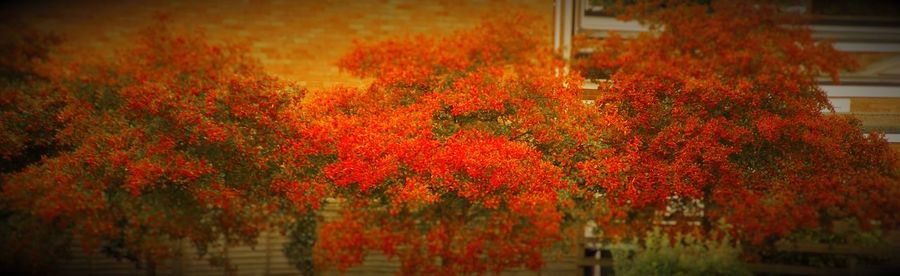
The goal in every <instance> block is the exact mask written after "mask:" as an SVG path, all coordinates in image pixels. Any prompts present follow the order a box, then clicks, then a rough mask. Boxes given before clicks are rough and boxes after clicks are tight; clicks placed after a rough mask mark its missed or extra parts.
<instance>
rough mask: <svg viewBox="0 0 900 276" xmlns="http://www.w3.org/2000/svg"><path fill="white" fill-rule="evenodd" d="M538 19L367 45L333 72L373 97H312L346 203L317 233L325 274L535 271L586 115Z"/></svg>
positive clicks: (565, 191) (568, 197) (337, 93)
mask: <svg viewBox="0 0 900 276" xmlns="http://www.w3.org/2000/svg"><path fill="white" fill-rule="evenodd" d="M531 22H534V20H532V19H531V18H529V17H526V16H523V15H519V16H516V17H513V18H506V19H499V20H493V21H488V22H486V23H484V24H482V25H480V26H478V27H476V28H474V29H472V30H465V31H460V32H457V33H455V34H453V35H451V36H448V37H446V38H443V39H436V38H426V37H423V36H418V37H408V38H399V39H390V40H387V41H383V42H377V43H371V44H361V45H358V46H357V47H356V48H355V49H354V50H352V51H351V52H350V53H349V54H348V55H346V56H345V57H344V58H343V59H341V61H340V63H339V64H340V66H341V68H343V69H344V70H346V71H348V72H350V73H352V74H354V75H356V76H359V77H363V78H370V80H371V84H370V85H369V87H368V88H367V89H365V90H357V89H351V88H336V89H332V90H329V91H325V92H322V93H320V94H310V99H308V101H309V102H308V105H307V108H306V109H305V110H306V112H308V113H309V116H311V117H315V118H314V119H312V118H311V119H310V120H312V121H314V122H315V124H316V125H318V126H319V127H320V128H321V129H322V137H323V138H322V139H323V141H325V142H326V143H328V144H330V145H332V147H333V148H331V153H332V154H333V156H334V157H335V161H334V163H333V164H329V165H327V166H325V167H324V168H323V170H322V172H323V173H324V175H325V176H326V177H327V178H328V179H329V180H330V181H332V182H333V184H334V189H335V193H336V196H337V197H338V199H339V200H340V203H341V206H342V211H341V216H340V218H339V219H337V220H334V221H330V222H327V223H326V224H324V225H323V226H322V227H321V228H320V235H319V237H320V240H319V243H318V244H317V245H316V250H317V251H316V252H317V253H318V254H317V257H318V259H319V260H318V261H319V263H323V264H330V265H336V266H338V267H339V268H345V267H347V266H349V265H353V264H358V263H361V262H362V260H363V258H364V257H365V255H366V254H367V253H368V252H370V251H380V252H382V253H384V254H386V255H387V256H389V257H396V258H399V260H400V262H401V263H402V271H401V272H402V273H403V274H461V273H484V272H487V271H492V272H499V271H502V270H504V269H507V268H512V267H522V266H525V267H527V268H530V269H537V268H539V267H540V265H541V264H542V262H543V258H542V257H543V256H542V252H544V251H545V250H547V249H549V248H550V247H551V246H552V245H553V244H554V243H555V242H557V241H558V240H559V239H560V238H562V236H563V232H562V228H563V225H564V222H565V220H564V216H565V215H566V214H565V213H564V212H563V211H562V209H561V207H563V206H565V205H566V204H571V202H572V199H573V197H574V195H573V194H571V193H570V192H569V191H571V189H570V188H572V187H574V186H575V183H576V179H575V178H574V177H575V175H576V172H577V168H575V164H576V163H577V162H578V161H580V160H581V159H583V158H585V157H586V156H588V155H587V154H586V153H587V152H588V150H587V149H588V148H590V147H591V146H590V143H589V139H588V136H587V135H588V134H589V133H592V131H590V130H589V129H588V127H589V124H587V121H588V120H589V118H590V114H591V112H592V111H591V109H589V108H588V107H587V106H585V105H583V104H582V102H581V100H580V99H579V96H580V95H579V94H580V87H579V86H578V84H579V83H580V79H579V78H578V77H577V76H575V75H573V74H564V73H561V70H558V69H559V68H562V65H563V64H562V63H561V61H560V60H558V59H556V58H554V56H553V55H552V53H551V51H550V50H549V49H548V47H546V45H545V42H544V41H543V40H542V39H541V38H542V37H546V36H542V34H540V33H537V30H540V28H538V27H536V26H532V25H531V24H533V23H531ZM313 140H318V139H313Z"/></svg>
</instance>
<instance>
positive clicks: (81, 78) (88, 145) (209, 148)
mask: <svg viewBox="0 0 900 276" xmlns="http://www.w3.org/2000/svg"><path fill="white" fill-rule="evenodd" d="M134 43H135V44H134V45H133V48H132V49H130V50H128V51H124V52H121V53H118V54H117V55H115V58H114V59H113V60H111V61H108V62H104V63H101V64H96V65H85V66H81V67H78V69H76V70H75V71H73V72H71V73H70V74H69V75H68V76H66V77H65V78H62V79H59V80H55V82H58V83H59V85H58V87H57V88H58V89H59V91H60V93H61V98H62V100H63V101H64V107H63V108H62V110H61V111H60V113H59V114H58V119H59V121H58V123H59V124H60V125H61V127H60V129H59V131H58V132H57V133H56V134H55V137H53V139H54V141H55V143H57V144H58V145H59V147H60V149H61V150H60V151H59V152H58V153H56V154H54V155H49V156H45V157H44V158H43V159H41V160H40V162H38V163H36V164H33V165H31V166H28V167H27V168H24V169H22V170H21V171H17V172H14V173H12V174H9V175H7V176H5V177H4V185H3V187H2V188H3V190H2V198H3V202H4V207H5V208H6V209H9V210H12V211H14V212H15V213H16V214H18V215H19V216H23V217H26V218H28V219H30V220H37V221H39V222H40V223H41V224H43V225H50V226H53V227H54V228H55V229H60V230H64V231H65V232H69V233H71V234H72V235H73V236H75V237H77V240H78V241H79V243H80V244H81V245H82V247H83V248H84V249H85V250H86V251H88V252H96V251H97V250H98V249H103V250H104V251H105V252H107V253H111V254H113V255H115V256H117V257H125V258H128V259H132V260H135V261H138V260H147V261H148V262H149V264H148V265H149V270H150V271H152V270H153V267H154V265H153V263H154V262H156V261H157V260H160V259H163V258H165V257H167V256H170V255H171V250H172V248H171V245H172V242H173V241H178V240H183V239H186V240H188V241H190V242H192V243H193V244H194V245H196V246H197V248H198V249H199V250H200V251H201V252H205V251H206V249H207V247H208V246H209V245H211V244H216V243H217V242H219V241H220V240H224V241H225V243H226V245H234V244H238V243H253V242H254V240H255V238H256V237H257V236H258V234H259V233H260V232H261V231H263V230H265V229H269V228H270V226H277V227H283V228H287V226H285V225H288V224H289V223H290V222H291V221H292V220H294V217H295V216H297V215H305V214H307V213H308V212H311V211H313V210H315V209H316V208H317V207H318V206H319V204H320V202H321V201H322V200H323V198H324V194H325V190H324V189H325V187H324V186H322V185H319V184H317V183H321V182H316V181H315V179H314V178H313V177H309V176H310V174H308V171H307V170H309V169H310V168H312V167H314V166H313V165H312V163H310V159H309V158H307V156H306V155H303V153H304V152H312V150H310V149H309V148H308V146H310V144H308V143H306V141H304V140H303V138H302V137H305V136H306V135H305V134H303V131H304V130H303V128H302V126H303V125H304V124H305V122H303V121H301V119H300V118H299V117H297V116H296V115H297V114H298V111H297V109H298V108H299V102H300V100H299V99H300V98H301V97H302V95H303V93H304V92H303V91H302V90H301V89H298V88H296V87H293V86H292V85H290V84H289V83H285V82H282V81H279V80H277V79H275V78H273V77H271V76H268V75H266V74H265V73H263V72H262V70H261V69H260V67H259V66H258V65H256V64H255V63H254V61H253V60H251V59H250V58H249V57H247V56H246V55H245V52H246V51H245V49H243V48H241V47H239V46H236V45H228V44H223V45H218V44H212V43H209V42H206V41H205V40H204V39H203V37H202V36H200V35H186V34H184V33H182V32H178V31H172V30H169V29H168V28H167V27H166V26H165V25H164V24H162V23H160V24H158V25H156V26H153V27H151V28H148V29H146V30H145V31H143V33H142V34H141V35H140V36H139V37H138V39H136V41H134ZM19 234H22V235H28V233H27V232H22V233H19ZM225 264H226V265H227V262H226V263H225Z"/></svg>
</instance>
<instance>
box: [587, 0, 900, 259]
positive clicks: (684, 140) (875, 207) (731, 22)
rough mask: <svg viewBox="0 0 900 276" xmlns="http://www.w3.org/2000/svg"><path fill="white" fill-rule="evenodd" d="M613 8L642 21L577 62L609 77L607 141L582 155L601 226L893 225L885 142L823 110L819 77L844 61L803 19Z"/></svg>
mask: <svg viewBox="0 0 900 276" xmlns="http://www.w3.org/2000/svg"><path fill="white" fill-rule="evenodd" d="M661 7H665V8H661ZM624 14H625V15H627V16H630V17H631V18H635V19H637V20H641V21H642V22H644V24H646V25H648V26H650V28H651V31H650V32H648V33H644V34H641V35H639V36H638V37H636V38H634V39H624V38H622V37H620V36H617V35H612V36H611V37H610V38H609V39H605V40H603V41H602V42H599V43H597V44H596V45H594V47H595V49H596V51H595V52H594V53H593V54H592V55H591V56H590V57H589V58H587V59H584V60H583V61H582V62H581V63H580V64H578V65H577V68H579V69H580V70H582V71H584V72H593V73H595V75H593V76H592V77H593V78H605V79H607V80H608V82H602V83H601V85H600V90H601V92H602V95H601V96H600V97H599V98H598V99H597V107H598V109H599V111H600V113H601V115H600V116H601V119H600V120H598V121H597V123H598V128H600V129H604V132H603V135H602V136H603V137H602V138H601V141H602V142H603V143H604V144H607V145H609V148H607V149H604V150H602V151H601V152H599V153H598V155H597V156H595V158H593V159H590V160H588V161H586V162H583V163H582V169H583V171H584V172H586V173H585V174H584V175H585V178H586V179H588V181H587V183H588V184H587V187H588V188H592V189H595V190H596V191H598V192H601V193H603V194H604V198H603V200H604V202H605V203H606V204H605V208H606V209H605V212H603V215H601V216H600V218H599V222H600V223H601V224H602V225H604V226H605V227H602V228H603V230H604V231H605V232H607V233H609V234H612V235H618V234H627V233H624V232H617V231H621V230H622V229H623V228H619V227H617V226H625V228H637V229H646V228H647V226H648V225H650V224H652V223H655V222H659V221H662V220H669V221H674V222H677V225H678V226H679V227H686V228H691V227H693V226H692V225H701V226H703V227H704V228H705V229H709V225H710V222H714V221H718V220H720V219H725V220H726V222H727V223H729V224H731V225H733V226H734V228H733V232H734V233H733V234H735V235H736V236H737V237H739V238H741V239H746V240H749V241H751V242H753V243H754V244H760V243H763V242H766V241H771V240H773V239H777V238H778V237H782V236H784V235H786V234H788V233H790V232H791V231H794V230H797V229H809V228H816V227H824V228H828V227H830V223H831V222H832V221H834V220H835V219H842V218H853V219H857V220H858V221H859V222H860V223H862V224H863V225H868V224H869V223H870V222H872V221H873V220H874V221H879V222H880V223H881V225H882V226H883V227H891V226H892V225H895V223H896V221H897V218H898V216H897V214H898V213H897V212H896V210H900V200H898V199H900V185H898V184H900V183H898V175H897V172H898V171H897V165H898V163H897V160H898V159H897V155H896V153H895V152H893V151H892V150H891V149H890V148H889V147H888V145H887V142H886V141H885V140H884V138H883V136H882V135H881V134H878V133H870V134H869V135H864V134H863V133H862V131H860V124H859V122H858V121H856V120H855V119H852V118H848V117H844V116H832V115H831V114H827V113H824V114H823V113H822V112H821V110H822V109H823V108H827V109H830V108H831V106H830V104H829V103H828V100H827V98H826V96H825V93H824V92H822V90H820V89H819V88H818V86H817V77H819V76H820V75H823V74H824V75H830V76H831V77H832V79H833V81H834V82H838V78H837V75H838V73H839V71H840V70H842V69H847V68H852V67H853V62H852V60H851V59H850V57H849V56H847V55H846V54H844V53H841V52H838V51H836V50H834V48H832V47H831V45H830V44H828V43H827V42H820V41H816V40H814V39H813V38H812V36H811V35H810V30H809V27H807V25H805V24H806V23H807V22H808V21H806V18H804V17H803V16H802V15H799V14H794V13H787V12H783V11H780V10H779V7H778V6H777V5H775V4H773V3H767V2H764V3H751V2H739V1H713V2H712V3H711V4H698V3H693V2H691V1H641V2H638V3H637V4H634V5H629V6H626V7H625V8H624ZM693 223H699V224H693ZM676 228H677V227H676ZM617 229H618V230H617Z"/></svg>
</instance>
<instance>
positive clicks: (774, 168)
mask: <svg viewBox="0 0 900 276" xmlns="http://www.w3.org/2000/svg"><path fill="white" fill-rule="evenodd" d="M661 7H665V8H661ZM621 11H622V12H623V14H624V15H625V16H628V17H632V18H635V19H638V20H640V21H642V22H644V23H645V24H646V25H647V26H649V27H650V32H647V33H643V34H640V35H637V36H636V37H633V38H627V39H626V38H623V37H621V36H618V35H616V34H611V35H610V36H609V37H607V38H605V39H602V40H599V41H594V42H591V43H592V44H591V45H588V46H590V47H592V48H593V49H594V52H593V53H592V54H591V55H590V56H588V57H587V58H585V59H582V60H580V61H578V62H577V63H576V64H575V65H574V66H573V68H571V69H574V70H568V69H569V68H565V66H566V64H565V63H564V62H563V60H561V59H559V58H558V57H557V56H555V55H554V54H553V52H552V51H551V50H550V49H549V48H548V45H546V44H548V43H547V42H548V41H545V38H547V37H549V34H545V33H541V32H540V30H542V29H543V28H542V27H541V26H535V25H534V23H533V22H538V20H534V18H531V17H528V16H524V15H516V16H511V17H508V18H504V19H494V20H488V21H486V22H485V23H484V24H482V25H479V26H478V27H476V28H473V29H470V30H463V31H459V32H456V33H453V34H452V35H449V36H446V37H443V38H435V37H426V36H416V37H402V38H393V39H388V40H385V41H380V42H367V43H360V44H358V45H356V47H355V48H354V49H353V50H352V51H351V52H350V53H348V54H347V55H346V56H345V57H344V58H342V59H341V60H340V61H339V66H340V67H341V68H342V69H343V70H345V71H346V72H349V73H350V74H352V75H354V76H356V77H360V78H363V79H365V80H366V81H367V83H368V85H367V86H366V87H365V88H347V87H336V88H330V89H325V90H321V91H310V92H308V91H305V90H303V89H300V88H298V87H296V86H295V85H293V84H291V83H289V82H286V81H283V80H278V79H276V78H274V77H272V76H269V75H267V74H266V73H265V72H264V71H263V70H262V69H261V67H260V66H259V65H258V64H256V62H255V61H253V60H252V59H251V58H249V57H248V55H247V54H246V49H245V48H243V47H241V46H236V45H231V44H215V43H210V42H207V41H206V40H205V39H204V38H203V36H202V35H193V34H191V35H188V34H185V32H182V31H177V30H171V29H169V28H167V27H166V26H164V25H156V26H153V27H151V28H148V29H147V30H145V31H144V32H143V33H142V34H141V35H140V36H138V38H137V39H136V40H135V41H134V43H133V45H130V46H129V49H128V50H125V51H122V52H117V53H116V54H114V55H113V56H114V57H113V59H111V60H106V61H103V62H100V63H98V64H81V65H67V66H62V65H59V64H51V63H48V62H46V61H45V60H46V57H47V56H48V53H49V49H50V47H51V46H53V45H54V44H55V43H56V42H57V39H56V38H55V37H53V36H47V35H43V34H40V33H37V32H34V31H32V30H29V29H27V28H21V27H18V26H13V25H10V26H6V25H4V26H3V29H2V30H0V31H3V39H4V40H3V41H2V43H0V50H2V51H3V52H2V53H0V54H3V55H9V57H6V56H3V59H0V89H2V93H3V94H2V97H0V123H2V125H0V135H2V136H0V160H2V161H3V170H2V173H4V174H3V175H2V180H0V212H2V219H3V220H4V221H3V225H2V226H3V227H0V234H2V235H3V238H4V240H5V241H6V242H7V244H6V245H7V248H9V249H10V250H9V252H20V251H29V250H30V251H31V252H32V254H50V255H52V254H53V253H51V252H48V250H50V249H54V248H62V247H65V245H66V244H65V242H66V241H67V240H68V239H69V238H73V239H74V240H75V241H77V242H78V243H79V244H80V245H81V246H82V247H83V248H84V249H85V250H86V251H88V252H96V251H98V250H101V251H103V252H106V253H110V254H112V255H114V256H118V257H125V258H129V259H132V260H135V261H141V260H146V261H150V262H151V263H152V262H153V261H156V260H160V259H163V258H166V257H168V256H170V255H171V254H172V253H173V251H172V250H173V247H172V245H173V242H176V241H183V240H187V241H190V242H191V243H192V244H194V245H195V246H196V247H197V248H198V249H199V250H200V251H201V252H203V251H206V249H207V248H210V247H219V245H222V244H219V243H223V241H224V244H225V245H232V246H233V245H237V244H253V243H254V242H255V239H256V237H257V236H258V235H259V234H260V233H261V232H262V231H268V230H281V231H282V233H287V235H288V237H289V239H290V240H291V243H289V244H287V245H285V247H284V252H285V253H286V255H288V256H289V257H290V258H291V260H292V261H293V262H294V264H295V265H296V266H297V267H298V268H299V269H300V270H301V271H302V272H303V273H304V274H314V273H316V272H318V271H320V270H321V269H327V268H331V267H336V268H338V269H345V268H347V267H349V266H352V265H357V264H360V263H362V261H363V260H364V258H365V256H366V255H368V254H370V253H373V252H378V253H382V254H385V255H387V256H388V257H390V258H393V259H396V260H399V262H400V263H401V264H402V266H401V273H403V274H441V275H455V274H483V273H488V272H500V271H503V270H506V269H509V268H517V267H525V268H529V269H537V268H539V267H540V266H541V265H542V264H543V262H544V261H545V260H546V259H547V253H548V252H549V251H552V249H554V246H557V245H559V242H560V241H563V240H565V238H566V237H567V233H569V232H568V230H574V231H572V233H578V232H580V231H581V229H580V228H579V227H580V226H581V224H582V223H583V222H585V221H586V220H589V219H593V220H595V221H596V222H598V225H599V228H600V230H601V231H602V232H603V234H604V235H605V237H623V238H626V239H629V238H630V239H631V240H641V241H642V242H643V243H642V245H643V248H645V251H641V252H639V253H637V255H635V256H634V259H632V260H633V261H634V263H633V264H634V265H632V268H635V269H637V270H634V271H633V272H635V273H637V274H643V273H644V272H645V271H643V270H640V269H638V268H642V267H645V265H644V264H643V263H646V262H650V263H653V264H657V265H660V267H659V268H661V269H662V270H659V271H667V272H673V273H674V272H678V271H699V272H700V273H704V274H705V273H726V274H730V273H743V272H745V271H744V270H743V268H741V267H740V266H739V264H737V263H734V262H733V261H734V260H735V259H736V256H737V252H738V251H737V249H734V248H732V247H730V246H731V241H724V240H723V241H710V242H700V241H696V240H693V239H692V238H682V237H687V236H678V235H675V236H674V237H678V238H676V239H675V241H676V243H675V244H674V245H673V244H672V243H669V241H670V240H671V239H670V236H667V235H665V234H661V233H659V232H650V233H652V234H651V235H649V236H646V237H644V234H645V233H647V232H646V231H647V230H648V229H651V228H653V227H655V226H660V225H667V226H666V227H664V228H663V229H666V230H672V231H685V232H686V231H690V232H695V233H701V235H700V236H707V237H715V236H718V235H719V234H721V233H712V232H714V231H713V230H714V228H713V227H712V225H714V224H717V223H722V224H727V225H730V226H731V227H730V228H729V229H731V233H730V234H731V235H732V236H733V237H735V239H736V240H737V241H736V242H746V243H744V244H751V245H754V246H755V245H763V244H771V243H772V242H773V241H774V240H777V239H779V238H782V237H785V236H786V235H789V234H791V233H800V232H804V231H818V230H828V229H829V227H831V225H832V223H833V222H834V221H838V220H842V222H843V223H850V224H852V225H861V227H863V228H866V227H871V226H873V225H874V226H879V227H884V228H889V229H893V228H892V227H894V226H895V225H896V224H895V223H896V222H897V218H898V215H897V214H898V212H896V211H897V210H900V200H898V199H900V185H898V171H897V166H898V157H897V154H896V153H895V152H893V151H891V149H890V148H889V147H888V146H887V144H886V142H885V140H884V139H883V138H882V136H881V135H879V134H877V133H870V134H868V135H864V134H863V133H862V132H861V131H860V128H859V122H857V121H855V120H854V119H852V118H848V117H844V116H832V115H831V114H827V113H825V114H823V113H822V112H821V110H822V109H823V108H825V109H828V108H830V105H829V103H828V101H827V99H826V97H825V94H824V93H823V92H822V91H821V90H820V89H819V88H818V87H817V78H818V77H819V76H821V75H830V76H831V77H832V78H833V79H834V81H835V82H837V74H838V73H839V72H840V70H843V69H846V68H852V67H853V62H852V60H851V59H850V58H849V57H848V56H847V55H845V54H843V53H840V52H837V51H835V50H834V49H833V48H832V47H831V46H830V45H829V44H828V43H825V42H820V41H815V40H813V39H812V37H811V35H810V30H809V29H808V27H806V25H805V24H806V23H807V21H806V19H804V18H803V17H802V16H799V15H797V14H791V13H785V12H783V11H780V10H778V6H777V5H774V4H771V3H769V2H763V3H746V2H737V1H713V2H712V3H710V4H700V3H697V1H674V0H673V1H643V2H639V3H637V4H631V5H627V6H623V7H621ZM580 72H584V73H585V74H586V76H587V77H588V78H591V79H594V80H595V81H598V82H599V83H600V90H601V91H600V92H601V95H600V96H599V97H598V98H597V99H595V101H594V102H593V104H585V103H584V102H583V101H582V100H581V97H582V95H581V84H582V76H581V75H580ZM326 198H331V199H332V200H329V202H334V204H337V205H339V206H340V211H339V213H338V214H337V216H336V217H329V218H327V219H325V220H324V221H323V220H322V219H321V218H320V217H318V216H317V215H316V213H314V212H316V211H318V210H320V206H321V205H322V204H323V203H324V202H326V201H325V199H326ZM573 226H574V227H573ZM48 237H54V238H59V237H62V239H61V240H59V241H57V240H56V239H48ZM31 241H48V242H49V243H50V244H51V245H52V246H49V247H40V246H35V245H33V244H32V245H29V244H28V243H29V242H31ZM706 250H711V251H712V252H719V253H721V254H720V255H721V256H719V257H722V258H726V259H722V260H716V259H710V260H702V259H697V260H690V261H688V262H683V261H684V260H683V259H682V258H681V257H677V258H676V257H675V256H674V255H685V254H686V255H687V256H689V255H702V254H705V253H701V252H704V251H706ZM718 261H722V262H727V265H726V266H725V267H724V268H723V267H715V266H713V265H712V264H713V263H711V262H718ZM224 264H226V265H228V263H227V260H226V261H225V262H224ZM313 264H316V265H320V266H321V267H317V268H316V269H313V268H312V267H311V266H312V265H313ZM685 265H687V266H685ZM720 268H723V269H726V270H719V269H720ZM629 269H631V268H621V270H622V271H623V272H624V271H631V270H629Z"/></svg>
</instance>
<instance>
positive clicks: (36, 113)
mask: <svg viewBox="0 0 900 276" xmlns="http://www.w3.org/2000/svg"><path fill="white" fill-rule="evenodd" d="M60 42H61V39H60V38H59V37H57V36H55V35H53V34H49V33H45V32H41V31H38V30H36V29H34V28H32V27H30V26H28V25H27V24H25V23H23V22H20V21H17V20H16V19H14V18H4V19H3V20H0V174H6V173H9V172H14V171H18V170H21V169H22V168H24V167H25V166H27V165H30V164H33V163H35V162H38V161H39V160H40V158H41V156H42V155H48V154H53V153H54V152H55V151H56V148H57V146H56V143H55V142H54V140H53V136H54V133H55V132H56V131H57V130H58V129H59V124H57V123H56V122H55V120H54V119H55V118H56V115H57V114H58V113H59V111H60V110H61V108H62V100H61V98H60V95H59V93H58V91H57V90H56V89H54V85H53V82H52V80H53V79H54V76H55V73H56V72H55V70H53V69H54V68H56V67H55V66H53V65H54V64H56V62H54V61H53V59H52V58H51V55H52V52H53V49H54V48H55V47H56V46H57V45H58V44H59V43H60ZM5 185H6V182H5V181H4V180H3V177H2V175H0V187H3V186H5ZM4 205H5V204H0V239H2V240H0V242H2V243H3V244H4V245H6V250H3V253H0V260H2V261H0V273H2V274H22V273H25V272H26V271H34V272H39V273H48V271H46V270H43V268H45V267H52V258H48V259H41V258H38V257H37V256H51V257H52V256H61V255H64V254H65V250H63V249H65V248H66V246H67V245H68V242H69V240H68V239H67V238H66V237H65V236H64V235H60V233H59V232H58V231H56V230H55V229H51V228H47V227H42V225H41V224H40V223H37V222H35V221H33V220H27V219H23V216H22V214H21V213H19V212H16V211H14V210H9V209H7V208H5V206H4ZM23 233H27V236H24V237H23V236H22V234H23Z"/></svg>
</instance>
